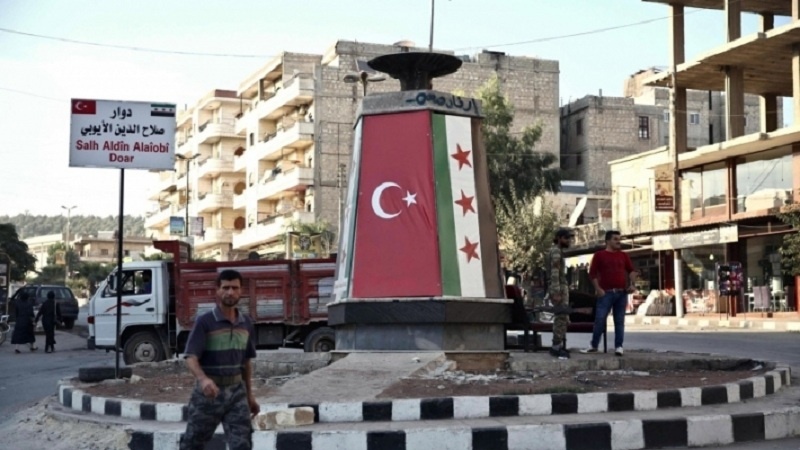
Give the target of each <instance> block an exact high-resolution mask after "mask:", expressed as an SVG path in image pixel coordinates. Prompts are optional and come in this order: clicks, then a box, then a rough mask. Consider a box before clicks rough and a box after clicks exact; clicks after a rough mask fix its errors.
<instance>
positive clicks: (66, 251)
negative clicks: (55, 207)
mask: <svg viewBox="0 0 800 450" xmlns="http://www.w3.org/2000/svg"><path fill="white" fill-rule="evenodd" d="M75 208H76V206H74V205H73V206H63V205H62V206H61V209H65V210H67V233H66V235H65V236H64V284H67V281H68V280H69V243H70V236H69V226H70V219H71V212H72V210H73V209H75Z"/></svg>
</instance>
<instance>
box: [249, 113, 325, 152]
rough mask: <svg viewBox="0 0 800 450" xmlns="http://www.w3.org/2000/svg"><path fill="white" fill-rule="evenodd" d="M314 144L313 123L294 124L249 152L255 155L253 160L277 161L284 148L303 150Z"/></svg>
mask: <svg viewBox="0 0 800 450" xmlns="http://www.w3.org/2000/svg"><path fill="white" fill-rule="evenodd" d="M313 143H314V123H313V122H295V123H294V124H293V125H292V126H290V127H289V128H287V129H284V130H279V131H276V132H275V133H272V134H269V135H267V136H265V137H264V139H263V140H262V141H261V142H259V143H258V144H256V145H255V146H254V147H252V148H251V149H250V150H248V151H251V152H254V153H255V156H253V157H252V158H254V159H253V160H256V161H260V160H262V159H277V157H279V156H280V155H281V150H282V149H283V148H284V147H291V148H304V147H307V146H309V145H311V144H313Z"/></svg>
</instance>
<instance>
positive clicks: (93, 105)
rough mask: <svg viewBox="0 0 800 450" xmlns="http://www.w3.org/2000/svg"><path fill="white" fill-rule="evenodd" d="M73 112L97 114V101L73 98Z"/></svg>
mask: <svg viewBox="0 0 800 450" xmlns="http://www.w3.org/2000/svg"><path fill="white" fill-rule="evenodd" d="M72 114H97V101H96V100H81V99H74V98H73V99H72Z"/></svg>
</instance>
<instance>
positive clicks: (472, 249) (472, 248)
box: [459, 236, 481, 262]
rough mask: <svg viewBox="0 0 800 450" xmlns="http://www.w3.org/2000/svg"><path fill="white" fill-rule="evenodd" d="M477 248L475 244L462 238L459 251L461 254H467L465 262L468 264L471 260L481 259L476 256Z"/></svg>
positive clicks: (466, 238)
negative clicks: (461, 245) (462, 241)
mask: <svg viewBox="0 0 800 450" xmlns="http://www.w3.org/2000/svg"><path fill="white" fill-rule="evenodd" d="M477 248H478V243H477V242H475V243H472V242H470V241H469V238H468V237H466V236H465V237H464V246H463V247H461V248H460V249H459V250H461V251H462V252H464V253H466V254H467V262H470V261H472V258H475V259H481V257H480V256H478V251H477Z"/></svg>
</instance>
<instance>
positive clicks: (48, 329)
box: [33, 291, 61, 353]
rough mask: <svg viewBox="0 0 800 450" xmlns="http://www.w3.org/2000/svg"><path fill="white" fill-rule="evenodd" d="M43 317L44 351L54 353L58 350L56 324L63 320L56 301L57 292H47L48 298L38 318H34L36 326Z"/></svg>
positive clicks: (40, 309)
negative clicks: (56, 346)
mask: <svg viewBox="0 0 800 450" xmlns="http://www.w3.org/2000/svg"><path fill="white" fill-rule="evenodd" d="M39 319H42V328H44V352H45V353H52V352H54V351H56V348H55V345H56V337H55V331H56V324H57V323H60V322H61V308H60V307H59V305H58V303H57V302H56V294H55V292H53V291H50V292H48V293H47V300H45V301H44V303H42V306H41V307H40V308H39V312H38V313H36V319H34V320H33V324H34V326H36V324H37V323H39Z"/></svg>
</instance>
